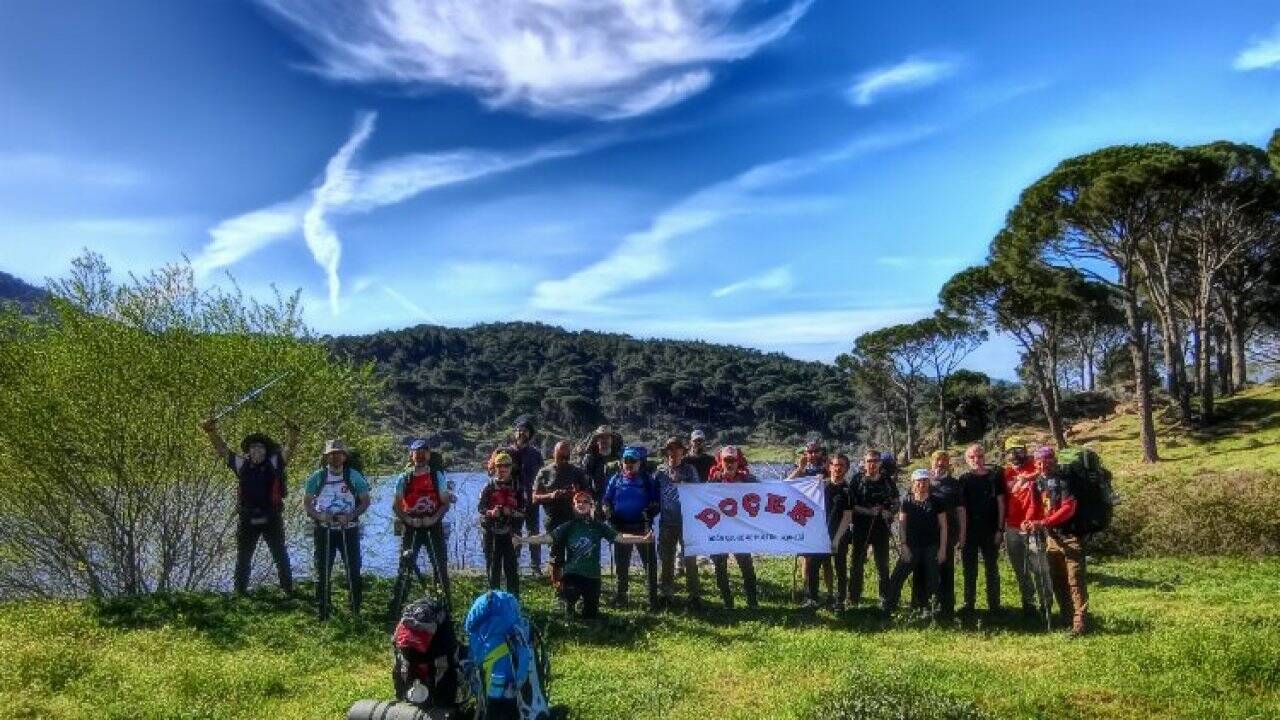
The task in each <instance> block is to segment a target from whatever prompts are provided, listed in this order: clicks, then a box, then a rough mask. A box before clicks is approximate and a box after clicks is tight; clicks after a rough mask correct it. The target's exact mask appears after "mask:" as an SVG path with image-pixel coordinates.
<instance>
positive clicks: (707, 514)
mask: <svg viewBox="0 0 1280 720" xmlns="http://www.w3.org/2000/svg"><path fill="white" fill-rule="evenodd" d="M761 500H762V498H761V497H760V496H759V495H757V494H756V493H747V494H746V495H743V496H742V503H741V505H739V503H738V501H737V500H736V499H735V498H731V497H727V498H724V499H722V500H721V501H720V502H719V503H717V504H716V507H706V508H703V509H702V510H700V511H699V512H698V513H697V514H696V515H694V517H695V518H697V519H698V520H701V521H702V523H703V524H704V525H706V526H707V529H708V530H710V529H711V528H714V527H715V526H716V525H718V524H720V518H722V517H737V515H738V512H739V511H741V512H744V513H746V514H747V516H748V517H756V516H758V515H759V514H760V511H761V507H760V503H761ZM763 500H764V508H763V509H764V512H767V513H770V514H773V515H784V514H785V515H786V516H787V517H789V518H791V521H792V522H794V523H795V524H797V525H799V526H800V527H804V526H805V525H806V524H807V523H808V522H809V518H812V517H813V516H814V515H815V514H816V513H815V512H814V510H813V508H812V507H810V506H809V504H808V503H806V502H804V501H803V500H799V499H797V500H796V501H795V504H794V505H792V506H791V510H790V511H787V509H786V503H787V497H786V496H785V495H775V494H773V493H766V494H765V498H763Z"/></svg>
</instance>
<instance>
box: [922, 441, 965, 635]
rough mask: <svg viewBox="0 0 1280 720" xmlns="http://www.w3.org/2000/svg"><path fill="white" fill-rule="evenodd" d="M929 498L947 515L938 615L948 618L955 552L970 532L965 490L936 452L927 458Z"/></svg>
mask: <svg viewBox="0 0 1280 720" xmlns="http://www.w3.org/2000/svg"><path fill="white" fill-rule="evenodd" d="M929 466H930V468H929V471H930V473H931V478H930V480H929V494H930V495H932V496H933V500H934V503H935V504H936V505H937V507H939V508H941V509H942V510H944V511H945V512H946V513H947V527H948V528H950V530H951V532H949V533H948V534H947V543H946V544H945V545H944V546H943V549H944V550H946V555H947V557H946V560H944V561H943V562H942V564H941V566H939V568H938V613H939V615H940V616H941V617H942V618H943V619H946V618H949V617H951V616H952V615H954V614H955V610H956V552H957V550H958V549H959V547H961V546H963V545H964V541H965V537H966V536H967V534H968V532H969V528H968V524H969V516H968V513H967V512H966V511H965V507H964V487H963V486H962V485H961V484H960V481H959V480H957V479H956V478H955V476H953V475H952V474H951V454H950V453H948V452H947V451H946V450H935V451H933V453H932V454H931V455H930V456H929Z"/></svg>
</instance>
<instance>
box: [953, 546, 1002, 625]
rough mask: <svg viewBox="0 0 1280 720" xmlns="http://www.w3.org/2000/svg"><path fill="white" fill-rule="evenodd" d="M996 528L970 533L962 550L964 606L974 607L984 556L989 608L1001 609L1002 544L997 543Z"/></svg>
mask: <svg viewBox="0 0 1280 720" xmlns="http://www.w3.org/2000/svg"><path fill="white" fill-rule="evenodd" d="M996 532H997V531H996V530H994V529H992V530H991V531H990V532H986V531H979V532H976V533H975V532H971V533H969V537H968V539H967V540H966V541H965V543H964V549H963V550H961V551H960V562H961V564H962V565H963V568H964V606H965V607H966V608H972V607H973V606H974V602H975V601H976V600H977V595H978V558H979V555H981V558H982V570H983V574H984V577H985V580H986V582H985V585H986V590H987V608H988V609H989V610H999V609H1000V565H999V562H998V561H999V559H1000V545H999V544H998V543H996Z"/></svg>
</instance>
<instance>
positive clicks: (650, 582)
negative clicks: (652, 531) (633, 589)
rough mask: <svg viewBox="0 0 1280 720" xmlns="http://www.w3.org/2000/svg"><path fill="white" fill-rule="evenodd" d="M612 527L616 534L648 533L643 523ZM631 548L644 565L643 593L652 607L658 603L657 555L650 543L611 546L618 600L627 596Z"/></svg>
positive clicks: (615, 524)
mask: <svg viewBox="0 0 1280 720" xmlns="http://www.w3.org/2000/svg"><path fill="white" fill-rule="evenodd" d="M612 525H613V528H614V529H615V530H617V531H618V532H620V533H627V534H629V535H643V534H645V533H646V532H648V531H649V527H648V526H647V525H645V524H644V523H620V522H615V523H612ZM633 548H634V549H635V550H636V552H637V553H639V555H640V563H641V564H642V565H644V581H645V591H646V594H647V597H648V599H649V604H650V605H653V604H654V603H656V602H657V601H658V553H657V549H656V548H655V547H654V544H653V543H651V542H650V543H645V544H643V545H628V544H624V543H614V544H613V559H614V563H615V567H614V571H615V572H617V573H618V598H619V599H622V598H625V597H626V596H627V586H628V585H629V584H630V581H631V551H632V549H633Z"/></svg>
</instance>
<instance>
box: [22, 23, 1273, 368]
mask: <svg viewBox="0 0 1280 720" xmlns="http://www.w3.org/2000/svg"><path fill="white" fill-rule="evenodd" d="M938 5H939V4H937V3H926V2H898V3H864V2H846V1H839V2H837V1H835V0H826V1H823V0H815V1H814V2H805V1H803V0H791V1H788V0H774V1H772V2H752V1H749V0H716V1H715V2H703V3H691V2H690V3H682V2H677V1H674V0H631V1H630V2H612V1H610V0H560V1H558V2H552V1H551V0H538V1H537V2H534V1H532V0H506V1H505V2H501V3H498V2H483V1H479V2H478V1H477V0H412V1H411V0H399V1H398V2H397V1H393V0H346V1H345V2H336V1H335V2H324V1H323V0H259V1H258V2H232V1H231V0H189V1H186V2H161V1H159V0H154V1H152V2H142V1H140V0H136V1H123V2H118V3H79V2H67V1H63V0H42V1H40V2H37V1H35V0H13V1H11V2H5V3H2V4H0V107H3V108H4V111H3V112H0V250H2V251H3V252H2V253H0V269H3V270H6V271H9V272H12V273H14V274H16V275H18V276H20V277H23V278H26V279H28V280H30V281H34V282H39V281H41V280H42V279H43V278H45V277H48V276H54V275H59V274H62V273H64V272H65V270H66V269H67V267H68V263H69V261H70V259H71V258H72V257H73V256H75V255H76V254H78V253H79V252H80V251H81V249H82V248H86V247H87V248H91V249H93V250H95V251H97V252H100V253H102V254H103V255H105V256H106V258H107V259H108V261H109V262H110V263H111V264H112V265H113V267H115V268H117V269H119V270H121V271H128V270H133V271H141V270H146V269H148V268H151V267H154V266H156V265H158V264H161V263H165V262H171V261H175V260H179V259H181V258H182V257H183V256H184V255H185V256H186V257H188V258H190V259H191V260H192V261H193V262H194V263H195V266H196V268H197V270H198V271H199V272H200V277H201V282H204V283H210V284H213V283H225V282H228V280H227V277H226V274H227V273H230V274H231V275H233V276H234V278H235V280H236V281H237V282H238V283H240V285H241V286H242V287H243V288H245V289H246V290H248V291H250V292H255V293H257V292H267V291H268V288H269V286H270V285H271V284H273V283H274V284H276V285H278V286H280V287H281V288H284V289H292V288H301V289H302V291H303V296H304V300H305V302H306V306H307V317H308V320H309V322H310V323H311V325H312V326H313V327H314V328H316V329H317V330H319V331H322V332H331V333H339V332H364V331H370V330H375V329H380V328H395V327H403V326H407V325H413V324H417V323H420V322H434V323H442V324H447V325H468V324H472V323H476V322H485V321H495V320H511V319H523V320H540V321H544V322H549V323H554V324H559V325H564V326H566V327H569V328H593V329H603V330H613V331H621V332H628V333H631V334H634V335H639V336H662V337H680V338H702V339H707V340H711V341H715V342H730V343H734V344H739V345H746V346H750V347H758V348H761V349H765V350H781V351H784V352H787V353H789V354H791V355H794V356H796V357H802V358H809V359H822V360H830V359H832V358H833V357H834V356H835V355H836V354H837V353H839V352H841V351H843V350H845V349H847V348H848V347H849V345H850V344H851V342H852V340H853V338H854V337H855V336H856V335H857V334H859V333H860V332H863V331H866V330H868V329H871V328H874V327H878V326H882V325H886V324H891V323H895V322H903V321H907V320H912V319H915V318H917V317H921V316H923V315H925V314H927V313H929V312H930V311H931V310H932V308H933V307H934V305H935V303H936V293H937V289H938V287H939V286H940V285H941V284H942V283H943V282H944V281H945V280H946V279H947V278H948V277H949V276H950V275H951V274H952V273H954V272H955V271H956V270H959V269H960V268H962V267H964V266H966V265H969V264H973V263H975V262H978V261H980V260H981V259H982V258H983V257H984V255H985V253H986V249H987V244H988V242H989V240H990V238H991V237H992V235H993V234H994V232H995V231H996V230H997V229H998V228H999V226H1000V224H1001V222H1002V220H1003V217H1004V213H1005V212H1006V211H1007V210H1008V209H1009V207H1010V206H1011V204H1012V203H1013V202H1014V200H1015V199H1016V196H1017V193H1018V192H1019V190H1020V189H1021V188H1023V187H1025V186H1026V185H1027V184H1028V183H1030V182H1032V181H1033V180H1035V179H1036V178H1037V177H1039V176H1040V175H1041V174H1043V173H1044V172H1046V171H1047V170H1049V169H1050V168H1051V167H1052V166H1053V165H1054V164H1055V163H1056V162H1057V161H1058V160H1060V159H1062V158H1064V157H1066V156H1069V155H1072V154H1076V153H1080V152H1084V151H1088V150H1091V149H1094V148H1097V147H1100V146H1104V145H1109V144H1115V143H1127V142H1140V141H1150V140H1167V141H1171V142H1176V143H1199V142H1205V141H1210V140H1216V139H1220V138H1227V139H1232V140H1237V141H1244V142H1252V143H1263V142H1265V140H1266V138H1267V137H1268V136H1269V135H1270V132H1271V131H1272V130H1273V129H1274V128H1275V127H1276V126H1277V125H1280V7H1277V6H1276V5H1275V3H1274V2H1232V3H1224V4H1209V3H1202V2H1164V3H1159V4H1153V3H1139V2H1081V3H1060V4H1055V5H1053V6H1051V7H1050V6H1047V5H1045V4H1042V3H1021V2H993V1H986V2H962V3H949V4H947V7H945V8H941V9H940V8H939V7H937V6H938ZM108 6H109V7H108ZM1031 6H1035V7H1034V8H1033V7H1031ZM1157 8H1158V9H1157ZM1013 362H1014V356H1013V353H1012V351H1011V349H1010V348H1009V346H1008V345H1007V344H1005V343H1000V342H995V343H992V344H990V345H989V346H988V347H987V348H984V349H983V350H981V351H979V353H977V354H976V355H975V356H974V357H973V358H971V360H970V362H969V363H968V364H969V365H970V366H971V367H974V368H977V369H984V370H987V371H989V372H992V373H993V374H997V375H1001V376H1006V377H1008V376H1010V375H1011V374H1012V365H1013Z"/></svg>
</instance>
